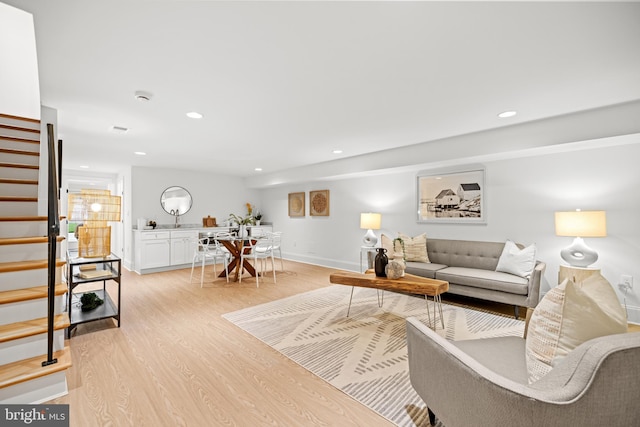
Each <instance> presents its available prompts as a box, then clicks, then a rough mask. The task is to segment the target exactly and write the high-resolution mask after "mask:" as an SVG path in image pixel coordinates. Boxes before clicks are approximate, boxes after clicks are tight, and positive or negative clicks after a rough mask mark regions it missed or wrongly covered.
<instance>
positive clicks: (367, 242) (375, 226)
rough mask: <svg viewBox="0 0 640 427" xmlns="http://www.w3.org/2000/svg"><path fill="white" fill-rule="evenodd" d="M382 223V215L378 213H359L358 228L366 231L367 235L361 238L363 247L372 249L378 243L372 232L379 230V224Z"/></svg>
mask: <svg viewBox="0 0 640 427" xmlns="http://www.w3.org/2000/svg"><path fill="white" fill-rule="evenodd" d="M381 221H382V215H381V214H379V213H371V212H369V213H361V214H360V228H362V229H363V230H367V233H366V234H365V235H364V237H363V238H362V242H363V243H364V246H369V247H374V246H375V245H376V243H378V238H377V237H376V235H375V233H374V232H373V230H380V222H381Z"/></svg>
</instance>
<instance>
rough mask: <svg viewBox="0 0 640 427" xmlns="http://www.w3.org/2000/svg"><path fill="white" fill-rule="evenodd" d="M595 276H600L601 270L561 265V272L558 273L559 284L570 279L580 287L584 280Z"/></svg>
mask: <svg viewBox="0 0 640 427" xmlns="http://www.w3.org/2000/svg"><path fill="white" fill-rule="evenodd" d="M593 275H600V269H599V268H589V267H571V266H568V265H562V264H561V265H560V270H559V271H558V283H561V282H562V281H563V280H564V279H569V280H571V281H572V282H573V283H575V284H576V285H580V284H581V283H582V281H583V280H584V279H586V278H588V277H591V276H593Z"/></svg>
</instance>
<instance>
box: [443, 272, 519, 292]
mask: <svg viewBox="0 0 640 427" xmlns="http://www.w3.org/2000/svg"><path fill="white" fill-rule="evenodd" d="M435 278H436V279H438V280H446V281H447V282H449V283H454V284H457V285H464V286H470V287H474V288H483V289H490V290H493V291H500V292H507V293H511V294H517V295H527V294H528V292H529V281H528V280H527V279H525V278H523V277H519V276H515V275H513V274H509V273H502V272H499V271H492V270H484V269H480V268H465V267H447V268H443V269H439V270H438V271H436V274H435Z"/></svg>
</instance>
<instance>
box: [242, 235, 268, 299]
mask: <svg viewBox="0 0 640 427" xmlns="http://www.w3.org/2000/svg"><path fill="white" fill-rule="evenodd" d="M248 243H249V247H250V250H249V251H244V250H243V251H242V253H241V255H240V263H241V264H242V263H243V262H244V260H245V259H246V258H249V259H253V268H255V270H256V288H258V287H260V276H263V277H264V272H265V270H266V269H265V267H266V265H265V264H266V261H267V259H269V258H271V270H272V271H273V283H276V269H275V265H274V262H273V240H272V239H271V238H270V237H262V238H259V239H251V238H250V239H248ZM245 252H246V253H245ZM258 261H260V263H259V264H260V268H259V269H258ZM240 282H242V274H241V275H240Z"/></svg>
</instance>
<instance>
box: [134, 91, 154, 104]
mask: <svg viewBox="0 0 640 427" xmlns="http://www.w3.org/2000/svg"><path fill="white" fill-rule="evenodd" d="M152 96H153V95H152V94H150V93H149V92H145V91H143V90H137V91H136V93H135V94H134V95H133V97H134V98H135V99H137V100H138V101H141V102H147V101H151V97H152Z"/></svg>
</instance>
